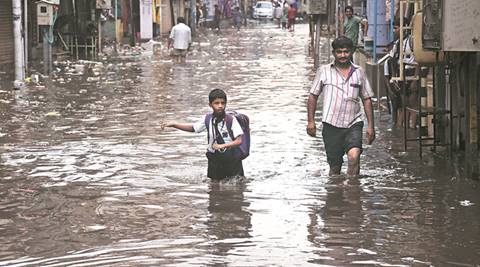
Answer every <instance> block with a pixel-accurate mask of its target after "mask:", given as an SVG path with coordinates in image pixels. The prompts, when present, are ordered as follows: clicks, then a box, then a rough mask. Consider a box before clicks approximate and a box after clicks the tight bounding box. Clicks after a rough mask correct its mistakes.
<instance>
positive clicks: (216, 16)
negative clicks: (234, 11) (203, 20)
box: [212, 5, 222, 31]
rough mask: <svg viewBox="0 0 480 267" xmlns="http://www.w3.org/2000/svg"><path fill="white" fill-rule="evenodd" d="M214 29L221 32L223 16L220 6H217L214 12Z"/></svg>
mask: <svg viewBox="0 0 480 267" xmlns="http://www.w3.org/2000/svg"><path fill="white" fill-rule="evenodd" d="M213 12H214V13H213V14H214V15H213V27H212V29H214V30H218V31H220V17H221V16H222V11H220V8H219V7H218V5H215V10H214V11H213Z"/></svg>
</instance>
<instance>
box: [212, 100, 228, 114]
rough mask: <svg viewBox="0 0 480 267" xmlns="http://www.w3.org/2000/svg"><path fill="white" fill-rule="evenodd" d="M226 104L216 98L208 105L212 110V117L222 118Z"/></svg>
mask: <svg viewBox="0 0 480 267" xmlns="http://www.w3.org/2000/svg"><path fill="white" fill-rule="evenodd" d="M226 105H227V102H226V101H225V99H223V98H216V99H215V100H213V101H212V103H210V107H211V108H212V109H213V115H214V116H215V117H223V115H224V114H225V106H226Z"/></svg>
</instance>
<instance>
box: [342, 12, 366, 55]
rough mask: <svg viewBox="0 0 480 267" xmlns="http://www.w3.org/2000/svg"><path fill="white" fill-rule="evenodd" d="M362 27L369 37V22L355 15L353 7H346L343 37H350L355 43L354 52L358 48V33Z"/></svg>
mask: <svg viewBox="0 0 480 267" xmlns="http://www.w3.org/2000/svg"><path fill="white" fill-rule="evenodd" d="M360 25H362V26H363V28H362V29H363V31H362V32H363V34H364V36H366V35H367V32H368V22H367V20H366V19H363V18H361V17H359V16H355V15H353V7H352V6H346V7H345V15H344V21H343V28H342V35H344V36H346V37H348V38H349V39H350V40H352V42H353V46H354V50H355V48H356V47H357V46H358V32H359V31H360Z"/></svg>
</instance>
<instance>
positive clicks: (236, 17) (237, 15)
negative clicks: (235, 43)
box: [232, 6, 243, 31]
mask: <svg viewBox="0 0 480 267" xmlns="http://www.w3.org/2000/svg"><path fill="white" fill-rule="evenodd" d="M232 16H233V23H234V24H235V28H237V31H240V27H241V26H242V18H243V16H242V12H241V11H240V7H238V6H237V7H235V9H234V10H233V12H232Z"/></svg>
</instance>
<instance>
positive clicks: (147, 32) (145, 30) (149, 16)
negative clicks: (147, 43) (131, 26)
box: [140, 0, 153, 39]
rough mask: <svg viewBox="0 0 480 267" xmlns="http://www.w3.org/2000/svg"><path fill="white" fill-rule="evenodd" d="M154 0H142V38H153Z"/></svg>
mask: <svg viewBox="0 0 480 267" xmlns="http://www.w3.org/2000/svg"><path fill="white" fill-rule="evenodd" d="M152 9H153V0H140V39H152V38H153V12H152Z"/></svg>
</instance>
